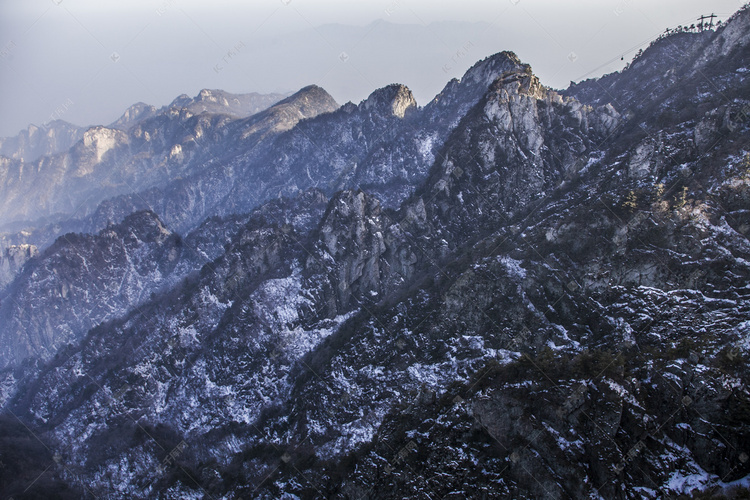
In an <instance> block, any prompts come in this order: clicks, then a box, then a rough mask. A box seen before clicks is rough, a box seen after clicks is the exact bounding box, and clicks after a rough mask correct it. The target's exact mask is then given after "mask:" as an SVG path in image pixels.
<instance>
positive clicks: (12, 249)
mask: <svg viewBox="0 0 750 500" xmlns="http://www.w3.org/2000/svg"><path fill="white" fill-rule="evenodd" d="M38 253H39V250H38V249H37V248H36V247H35V246H34V245H10V246H8V247H6V248H5V249H4V251H3V253H2V254H0V290H2V289H3V288H5V287H6V286H8V284H9V283H10V282H11V281H13V278H15V276H16V275H17V274H18V273H19V272H20V271H21V268H22V267H23V265H24V264H26V262H28V261H29V259H31V258H33V257H36V256H37V254H38Z"/></svg>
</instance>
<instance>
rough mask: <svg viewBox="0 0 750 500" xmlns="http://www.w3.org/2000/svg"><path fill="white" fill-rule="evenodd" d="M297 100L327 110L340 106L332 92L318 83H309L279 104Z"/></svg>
mask: <svg viewBox="0 0 750 500" xmlns="http://www.w3.org/2000/svg"><path fill="white" fill-rule="evenodd" d="M290 102H295V103H298V104H306V105H308V106H313V107H315V108H318V109H325V110H327V111H334V110H336V109H338V108H339V104H338V103H337V102H336V99H334V98H333V97H332V96H331V94H329V93H328V92H326V90H325V89H324V88H322V87H318V86H317V85H308V86H307V87H303V88H301V89H299V90H298V91H297V92H295V93H294V94H292V95H291V96H289V97H287V98H286V99H284V100H283V101H281V102H279V104H284V103H290Z"/></svg>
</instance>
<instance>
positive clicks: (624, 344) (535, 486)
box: [0, 9, 750, 499]
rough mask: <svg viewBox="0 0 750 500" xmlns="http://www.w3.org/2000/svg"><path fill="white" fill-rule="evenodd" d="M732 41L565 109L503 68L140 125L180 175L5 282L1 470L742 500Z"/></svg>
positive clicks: (744, 114)
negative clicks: (421, 95)
mask: <svg viewBox="0 0 750 500" xmlns="http://www.w3.org/2000/svg"><path fill="white" fill-rule="evenodd" d="M749 19H750V11H748V10H747V9H743V10H741V11H740V12H738V13H737V14H736V15H735V16H734V17H733V18H732V19H731V20H730V21H729V22H728V23H727V24H726V25H725V26H723V27H722V28H720V29H719V30H717V31H715V32H714V31H707V32H703V33H701V34H689V33H681V34H676V35H672V36H669V37H666V38H663V39H660V40H658V41H657V42H655V43H654V44H653V45H652V46H651V47H650V48H649V49H648V50H646V51H645V52H644V53H643V54H642V55H640V56H639V57H638V58H637V59H636V60H635V61H634V62H633V63H632V64H631V65H630V66H629V68H628V69H626V70H625V71H623V72H621V73H615V74H612V75H608V76H606V77H603V78H602V79H600V80H595V81H587V82H582V83H580V84H578V85H574V86H571V88H569V89H567V90H565V91H562V92H556V91H553V90H551V89H549V88H547V87H545V86H544V85H543V84H542V82H540V81H539V80H538V79H537V77H536V76H535V75H534V74H533V72H532V70H531V68H530V67H529V66H527V65H524V64H523V63H521V62H520V61H519V60H518V59H517V58H516V56H515V55H513V54H511V53H500V54H497V55H495V56H493V57H491V58H488V59H486V60H484V61H480V62H478V63H477V64H476V65H475V66H474V67H473V68H472V69H470V70H469V71H468V72H467V74H466V75H465V76H464V77H463V78H462V79H461V80H460V81H459V80H455V81H452V82H450V83H449V84H448V85H447V86H446V87H445V89H444V90H443V92H441V93H440V94H439V95H438V96H436V98H435V99H434V100H432V101H431V102H430V103H428V104H427V105H425V106H424V107H421V108H420V107H419V106H418V105H417V103H416V102H415V101H414V98H413V96H412V94H411V92H410V91H409V89H408V88H406V87H404V86H402V85H398V84H395V85H390V86H388V87H385V88H383V89H379V90H376V91H374V92H373V93H372V95H371V96H370V97H369V98H368V99H366V100H365V101H363V102H362V103H360V104H359V105H355V104H352V103H347V104H345V105H344V106H341V107H338V106H337V105H335V103H333V102H332V100H331V99H330V97H329V96H328V95H327V94H326V93H325V91H323V90H322V89H320V88H317V87H307V88H305V89H302V90H301V91H300V92H298V93H297V94H295V95H293V96H290V97H289V98H287V99H285V100H283V101H281V102H279V103H277V104H276V105H274V106H272V107H270V108H269V109H267V110H265V111H262V112H260V113H258V114H255V115H253V116H250V117H248V118H231V117H227V116H226V115H215V114H211V113H210V112H208V113H204V114H202V115H199V116H190V117H187V115H186V116H185V117H184V118H178V117H177V116H175V117H171V118H170V117H167V116H162V115H156V116H153V117H150V118H145V119H144V120H143V121H140V122H138V124H137V125H134V126H132V127H131V128H130V129H129V131H128V132H127V134H126V135H127V137H129V138H131V139H128V140H135V139H132V138H139V140H145V139H144V137H145V135H146V133H148V136H149V137H150V139H149V140H150V141H151V142H153V143H159V144H160V148H161V150H164V151H166V150H167V149H169V148H170V144H171V145H172V146H171V147H172V148H174V145H176V144H180V145H181V148H183V149H182V152H181V153H179V154H182V155H184V157H188V156H189V157H190V158H192V160H180V161H184V162H185V163H184V165H192V166H191V167H190V168H191V169H192V170H190V171H189V172H188V171H186V172H185V174H184V175H180V176H176V175H175V176H173V177H170V178H169V180H165V181H164V182H163V183H162V184H160V185H156V184H154V185H153V186H151V187H149V188H148V189H144V190H141V191H138V192H137V194H134V193H129V194H123V195H118V196H116V197H113V198H109V199H107V200H104V201H102V203H100V204H99V205H98V207H96V208H95V209H93V208H92V209H91V211H90V215H87V217H84V218H81V219H80V221H78V222H77V223H78V224H80V227H82V228H88V229H89V230H91V229H92V228H98V227H99V226H105V227H104V229H102V230H100V231H99V232H98V233H96V234H68V235H64V236H62V237H60V238H58V239H57V240H56V241H55V243H54V244H52V245H50V246H48V247H47V248H46V249H42V250H41V252H40V253H39V255H32V254H29V256H28V261H24V259H21V260H17V261H15V260H14V262H17V263H16V264H15V265H16V266H17V267H19V266H20V269H21V270H20V271H18V272H17V274H16V276H15V279H14V280H13V281H12V282H11V283H10V284H9V285H8V286H7V287H6V288H5V290H4V292H2V295H0V338H2V346H3V349H4V351H3V357H4V362H3V366H4V370H3V371H2V372H0V404H1V405H2V407H3V408H4V409H5V410H6V411H7V412H12V414H13V415H15V416H17V418H18V419H19V420H20V421H21V422H23V423H24V425H26V426H28V428H29V429H30V430H32V431H33V432H34V433H35V434H36V435H37V436H39V437H40V439H41V440H42V442H43V443H44V445H45V446H46V447H47V448H48V449H49V450H52V451H53V453H52V454H53V457H54V458H53V459H52V460H51V461H50V459H49V457H46V455H45V453H43V452H41V451H39V450H37V449H29V450H28V451H24V450H23V449H22V443H20V442H19V443H16V441H14V440H13V439H11V438H8V439H6V441H7V443H8V445H7V446H8V450H9V451H8V453H11V454H13V456H17V457H19V458H18V460H19V463H20V462H24V463H26V462H29V461H31V460H32V459H33V458H34V457H36V456H39V457H42V458H41V459H42V460H47V461H49V462H50V471H51V473H50V475H49V477H48V478H47V482H45V483H43V484H40V485H38V486H36V487H35V488H36V489H34V490H32V491H33V492H35V493H37V494H39V495H45V494H49V492H50V491H52V489H55V488H57V489H59V488H61V486H60V485H65V487H66V488H68V489H69V491H71V492H74V491H78V490H79V489H80V488H83V489H84V490H85V493H83V495H84V496H85V495H89V496H91V497H92V498H93V497H94V496H96V497H106V498H155V497H156V498H269V499H270V498H342V499H345V498H372V499H375V498H378V499H379V498H553V499H566V498H617V499H636V498H650V499H657V498H671V497H675V498H676V497H680V495H698V494H700V495H718V494H720V493H722V492H724V491H725V490H726V492H727V495H729V497H730V498H731V495H735V496H736V498H742V496H741V495H746V494H747V489H746V486H747V485H746V482H747V477H748V474H749V473H750V459H748V456H749V455H750V452H749V451H748V450H750V429H748V425H747V422H748V421H749V420H750V393H749V392H748V376H749V375H750V373H749V372H748V367H747V360H748V359H750V352H749V350H748V348H749V347H748V346H749V344H748V336H750V322H749V321H748V318H750V288H748V282H750V266H749V265H748V262H750V242H749V241H748V235H750V140H749V139H748V138H750V133H749V132H750V111H749V110H750V97H749V96H750V87H748V85H749V84H748V81H747V79H746V78H744V75H745V73H746V72H747V67H748V61H747V57H748V53H750V50H749V49H750V47H748V43H749V42H750V40H748V36H747V33H748V30H747V29H745V28H746V27H747V24H748V23H749V22H750V21H749ZM655 68H659V69H658V70H657V69H655ZM664 71H667V73H668V75H673V77H669V78H667V77H664V76H663V74H664ZM660 74H661V75H662V76H659V75H660ZM710 88H718V89H719V90H718V91H716V92H714V91H710V90H709V89H710ZM212 92H213V91H212ZM611 94H615V95H617V96H618V98H617V99H608V98H607V96H609V95H611ZM688 104H689V107H690V109H689V110H686V107H687V106H688ZM176 113H178V114H179V113H182V112H181V111H180V112H176ZM137 115H138V112H137V111H134V112H133V116H134V117H136V116H137ZM134 119H137V118H134ZM180 120H181V121H180ZM174 123H182V124H184V125H185V126H187V124H190V127H192V128H189V130H192V131H193V132H191V134H192V135H191V137H192V138H193V140H192V142H191V141H186V140H181V142H180V141H175V142H170V140H171V139H170V137H181V138H182V135H181V133H178V132H174V133H172V135H168V134H164V133H163V132H162V131H163V130H166V129H167V128H168V127H169V126H171V127H173V128H172V129H170V130H174V131H178V130H179V129H178V128H177V127H178V126H177V125H174ZM170 124H171V125H170ZM199 125H200V127H199V128H196V127H198V126H199ZM162 126H163V127H166V128H160V127H162ZM107 130H114V129H107ZM197 130H201V133H200V134H199V133H198V132H197ZM113 133H124V132H121V131H115V132H113ZM199 139H200V140H199ZM201 141H203V142H201ZM84 143H85V141H84ZM189 143H190V145H189V146H188V144H189ZM79 147H82V146H80V144H79ZM207 151H209V152H210V154H211V155H213V156H211V157H210V158H209V156H210V155H209V153H207ZM176 154H177V153H176ZM204 157H205V158H204ZM200 158H204V159H200ZM50 161H51V160H50ZM128 161H131V160H128ZM142 161H144V162H146V161H151V160H147V159H143V160H142ZM170 165H171V164H170ZM181 165H183V164H181ZM175 168H176V167H175ZM184 168H185V169H187V168H188V167H187V166H185V167H184ZM94 170H95V169H94ZM167 170H168V169H167ZM139 175H140V174H139ZM143 175H152V174H151V173H150V172H146V173H144V174H143ZM138 178H139V179H140V177H138ZM164 178H165V179H166V178H167V177H164ZM143 209H148V210H143ZM136 210H143V211H136ZM134 211H136V212H135V213H133V212H134ZM107 220H115V221H121V222H119V223H117V224H111V225H107V224H106V221H107ZM46 231H47V232H46V233H41V232H40V233H37V234H48V235H49V234H54V230H53V229H49V228H48V229H46ZM178 232H180V233H182V234H184V235H185V236H184V237H180V236H178ZM28 234H33V232H29V233H28ZM22 261H24V262H22ZM9 269H10V267H9ZM13 432H16V430H15V428H10V427H9V431H8V433H10V434H12V433H13ZM10 434H9V435H10ZM0 437H2V436H0ZM45 457H46V458H45ZM731 487H735V488H736V489H735V490H734V491H729V489H730V488H731ZM12 488H16V489H17V488H18V482H17V481H15V482H13V484H12V485H10V486H9V487H8V488H7V492H8V493H9V494H12V493H13V492H15V491H16V489H12ZM742 488H745V489H744V490H743V489H742ZM694 490H697V491H694ZM740 490H741V491H740ZM4 492H5V491H4ZM685 498H689V496H686V497H685Z"/></svg>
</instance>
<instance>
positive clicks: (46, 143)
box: [0, 120, 84, 162]
mask: <svg viewBox="0 0 750 500" xmlns="http://www.w3.org/2000/svg"><path fill="white" fill-rule="evenodd" d="M83 131H84V129H83V128H81V127H78V126H76V125H73V124H72V123H68V122H66V121H64V120H52V121H50V122H47V123H45V124H44V125H42V126H41V127H38V126H36V125H33V124H31V125H29V126H28V127H27V128H26V129H24V130H21V131H20V132H19V133H18V135H16V136H14V137H0V155H2V156H7V157H8V158H13V159H17V160H23V161H25V162H31V161H34V160H36V159H37V158H39V157H40V156H44V155H51V154H56V153H59V152H61V151H65V150H66V149H68V148H70V146H72V145H73V144H75V142H76V141H78V140H79V139H80V138H81V135H82V134H83Z"/></svg>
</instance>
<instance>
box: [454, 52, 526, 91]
mask: <svg viewBox="0 0 750 500" xmlns="http://www.w3.org/2000/svg"><path fill="white" fill-rule="evenodd" d="M526 67H528V65H527V64H523V63H522V62H521V60H520V59H519V58H518V56H517V55H516V54H515V53H513V52H509V51H504V52H499V53H497V54H493V55H491V56H489V57H486V58H485V59H482V60H481V61H479V62H478V63H476V64H475V65H474V66H472V67H471V68H469V69H468V71H466V73H465V74H464V76H463V78H461V80H460V81H461V83H464V84H465V83H468V82H472V83H479V84H482V85H484V86H485V87H488V86H489V85H490V84H491V83H492V82H493V81H495V79H496V78H497V77H498V76H500V75H502V74H503V73H506V72H508V71H514V70H517V69H519V68H526ZM529 71H530V70H529Z"/></svg>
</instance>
